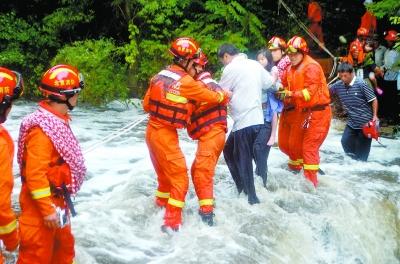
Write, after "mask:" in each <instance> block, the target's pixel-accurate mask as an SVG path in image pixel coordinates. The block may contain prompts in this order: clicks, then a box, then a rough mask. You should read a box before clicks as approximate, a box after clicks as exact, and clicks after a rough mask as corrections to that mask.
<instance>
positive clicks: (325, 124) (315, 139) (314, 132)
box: [299, 106, 332, 187]
mask: <svg viewBox="0 0 400 264" xmlns="http://www.w3.org/2000/svg"><path fill="white" fill-rule="evenodd" d="M308 115H309V113H307V114H306V118H307V117H308ZM310 115H311V116H310V122H309V127H308V128H307V129H304V132H303V136H302V143H303V147H302V154H303V161H304V163H303V169H304V176H305V177H306V178H307V179H308V180H309V181H311V182H312V183H313V184H314V186H315V187H317V185H318V179H317V174H318V170H319V163H320V159H319V148H320V147H321V145H322V143H323V142H324V140H325V138H326V136H327V135H328V132H329V127H330V124H331V118H332V113H331V108H330V106H328V107H327V108H325V110H322V111H313V112H311V113H310ZM299 138H301V137H299Z"/></svg>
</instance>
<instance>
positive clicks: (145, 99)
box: [143, 82, 151, 112]
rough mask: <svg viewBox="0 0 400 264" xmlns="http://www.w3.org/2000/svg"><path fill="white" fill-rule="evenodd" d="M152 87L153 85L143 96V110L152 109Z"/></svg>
mask: <svg viewBox="0 0 400 264" xmlns="http://www.w3.org/2000/svg"><path fill="white" fill-rule="evenodd" d="M150 85H151V82H150ZM150 89H151V86H149V88H148V89H147V91H146V94H145V95H144V97H143V110H144V111H145V112H149V111H150Z"/></svg>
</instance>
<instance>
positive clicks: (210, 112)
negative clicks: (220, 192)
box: [187, 78, 227, 213]
mask: <svg viewBox="0 0 400 264" xmlns="http://www.w3.org/2000/svg"><path fill="white" fill-rule="evenodd" d="M201 81H202V82H203V83H205V84H206V85H207V87H208V88H209V89H210V90H212V91H222V89H221V87H220V86H219V85H218V84H217V83H216V82H215V81H214V80H213V79H211V78H205V79H202V80H201ZM226 117H227V107H226V105H224V104H209V103H197V104H196V106H195V109H194V111H193V114H192V117H191V122H190V124H189V126H188V128H187V131H188V134H189V136H190V137H191V138H192V139H195V140H198V143H197V152H196V158H195V159H194V161H193V164H192V167H191V174H192V180H193V185H194V188H195V190H196V194H197V197H198V199H199V205H200V212H201V213H211V212H212V211H213V207H214V191H213V187H214V184H213V178H214V173H215V166H216V165H217V162H218V158H219V156H220V155H221V152H222V150H223V148H224V145H225V133H226V131H227V130H226V127H227V123H226Z"/></svg>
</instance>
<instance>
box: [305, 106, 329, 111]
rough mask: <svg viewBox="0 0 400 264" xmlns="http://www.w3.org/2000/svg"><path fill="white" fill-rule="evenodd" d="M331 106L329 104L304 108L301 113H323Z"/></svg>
mask: <svg viewBox="0 0 400 264" xmlns="http://www.w3.org/2000/svg"><path fill="white" fill-rule="evenodd" d="M327 106H329V104H323V105H315V106H313V107H306V108H303V109H302V110H301V111H302V112H312V111H322V110H325V108H326V107H327Z"/></svg>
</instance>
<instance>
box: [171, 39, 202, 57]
mask: <svg viewBox="0 0 400 264" xmlns="http://www.w3.org/2000/svg"><path fill="white" fill-rule="evenodd" d="M169 52H171V54H172V55H173V56H174V57H176V58H178V59H188V60H189V59H194V58H197V57H198V56H199V55H200V52H201V49H200V46H199V44H198V43H197V42H196V41H195V40H194V39H192V38H186V37H182V38H177V39H176V40H174V41H173V42H172V43H171V47H170V48H169Z"/></svg>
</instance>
